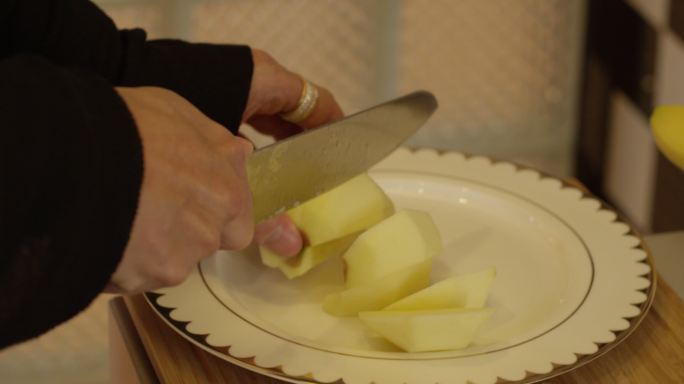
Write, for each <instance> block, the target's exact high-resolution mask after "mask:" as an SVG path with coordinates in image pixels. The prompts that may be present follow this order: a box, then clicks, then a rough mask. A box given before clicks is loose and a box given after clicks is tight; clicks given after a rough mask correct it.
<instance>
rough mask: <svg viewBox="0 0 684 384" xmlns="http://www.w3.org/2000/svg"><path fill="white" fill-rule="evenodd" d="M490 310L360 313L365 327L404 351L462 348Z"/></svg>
mask: <svg viewBox="0 0 684 384" xmlns="http://www.w3.org/2000/svg"><path fill="white" fill-rule="evenodd" d="M493 312H494V311H493V309H491V308H485V309H437V310H429V311H376V312H361V313H359V318H360V319H361V321H363V322H364V323H365V324H366V325H367V326H368V327H369V328H371V329H372V330H374V331H375V332H377V333H379V334H380V335H381V336H382V337H384V338H385V339H387V340H389V341H391V342H392V343H393V344H395V345H396V346H398V347H399V348H401V349H403V350H405V351H407V352H428V351H443V350H452V349H462V348H465V347H467V346H468V345H469V344H470V342H471V341H472V340H473V337H474V336H475V334H476V332H477V330H478V329H479V328H480V326H481V325H482V324H483V323H484V322H485V321H487V320H488V319H489V318H490V317H491V315H492V313H493Z"/></svg>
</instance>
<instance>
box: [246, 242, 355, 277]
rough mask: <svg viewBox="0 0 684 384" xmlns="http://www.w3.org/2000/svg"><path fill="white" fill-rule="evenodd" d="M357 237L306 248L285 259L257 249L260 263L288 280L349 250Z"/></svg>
mask: <svg viewBox="0 0 684 384" xmlns="http://www.w3.org/2000/svg"><path fill="white" fill-rule="evenodd" d="M357 235H358V234H357V233H355V234H352V235H349V236H345V237H343V238H341V239H337V240H333V241H329V242H327V243H323V244H319V245H314V246H306V247H304V248H303V249H302V251H301V252H300V253H299V254H298V255H297V256H295V257H291V258H287V259H286V258H284V257H282V256H279V255H277V254H275V253H273V252H272V251H270V250H269V249H267V248H265V247H259V252H260V253H261V261H262V262H263V263H264V264H265V265H266V266H269V267H271V268H278V269H280V271H281V272H283V274H284V275H285V276H286V277H287V278H288V279H294V278H295V277H299V276H301V275H303V274H305V273H307V272H308V271H309V270H311V269H312V268H314V267H315V266H317V265H318V264H320V263H322V262H323V261H325V260H326V259H328V258H330V257H335V256H337V255H340V254H341V253H342V252H344V251H345V250H346V249H347V248H349V246H350V245H351V244H352V242H353V241H354V239H355V238H356V236H357Z"/></svg>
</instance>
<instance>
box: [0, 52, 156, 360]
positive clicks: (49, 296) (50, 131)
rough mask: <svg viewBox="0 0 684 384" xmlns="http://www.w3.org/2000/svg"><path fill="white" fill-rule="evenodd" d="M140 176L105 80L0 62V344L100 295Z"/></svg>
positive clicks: (129, 135) (33, 61)
mask: <svg viewBox="0 0 684 384" xmlns="http://www.w3.org/2000/svg"><path fill="white" fill-rule="evenodd" d="M142 177H143V159H142V148H141V142H140V138H139V136H138V132H137V130H136V127H135V124H134V122H133V120H132V118H131V116H130V114H129V112H128V110H127V109H126V106H125V104H124V102H123V101H122V100H121V98H120V97H119V96H118V94H117V93H116V92H115V91H114V89H113V88H112V86H111V84H109V82H108V81H107V80H105V79H103V78H102V77H100V76H99V75H97V74H95V73H92V72H87V71H82V70H77V69H72V70H67V69H63V68H61V67H58V66H55V65H54V64H52V63H51V62H49V61H47V60H45V59H43V58H41V57H38V56H31V55H17V56H14V57H6V58H4V59H2V60H0V348H2V347H4V346H7V345H9V344H12V343H15V342H18V341H21V340H25V339H27V338H30V337H34V336H37V335H38V334H40V333H42V332H45V331H46V330H48V329H50V328H51V327H54V326H55V325H57V324H58V323H60V322H62V321H64V320H66V319H68V318H70V317H72V316H73V315H75V314H76V313H77V312H78V311H80V310H82V309H83V308H85V307H86V306H87V305H88V303H90V302H91V301H92V299H93V298H94V297H95V296H96V295H97V294H98V293H99V292H101V291H102V289H103V288H104V286H105V285H106V283H107V282H108V281H109V279H110V275H111V273H112V272H113V271H114V269H115V268H116V265H117V264H118V262H119V260H120V258H121V255H122V254H123V251H124V248H125V246H126V243H127V241H128V236H129V231H130V228H131V226H132V223H133V218H134V216H135V210H136V207H137V202H138V193H139V189H140V185H141V183H142Z"/></svg>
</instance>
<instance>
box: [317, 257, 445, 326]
mask: <svg viewBox="0 0 684 384" xmlns="http://www.w3.org/2000/svg"><path fill="white" fill-rule="evenodd" d="M431 268H432V263H431V261H430V260H425V261H423V262H421V263H418V264H415V265H410V266H408V267H404V268H402V269H399V270H397V271H394V272H392V273H390V274H388V275H385V276H384V277H382V278H380V279H378V280H375V281H372V282H369V283H368V284H365V285H360V286H356V287H353V288H348V289H346V290H344V291H342V292H338V293H333V294H330V295H328V296H327V297H326V298H325V300H324V301H323V309H324V310H325V311H326V312H328V313H330V314H331V315H335V316H352V315H356V314H357V313H359V312H360V311H374V310H378V309H381V308H384V307H386V306H387V305H388V304H390V303H393V302H395V301H397V300H399V299H401V298H402V297H405V296H407V295H410V294H412V293H413V292H416V291H418V290H421V289H423V288H425V287H427V285H428V284H429V282H430V270H431Z"/></svg>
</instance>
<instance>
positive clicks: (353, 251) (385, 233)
mask: <svg viewBox="0 0 684 384" xmlns="http://www.w3.org/2000/svg"><path fill="white" fill-rule="evenodd" d="M441 251H442V239H441V237H440V235H439V231H438V230H437V227H436V226H435V223H434V222H433V221H432V217H430V215H429V214H427V213H425V212H420V211H414V210H409V209H407V210H402V211H399V212H397V213H395V214H394V215H392V216H390V217H388V218H387V219H385V220H383V221H381V222H380V223H378V224H376V225H374V226H373V227H371V228H369V229H368V230H366V231H365V232H364V233H362V234H361V235H359V237H358V238H357V239H356V241H354V243H353V244H352V245H351V247H349V249H348V250H347V252H345V254H344V256H343V258H344V260H345V265H346V284H347V288H352V287H357V286H363V285H367V284H370V283H371V282H375V281H378V280H379V279H381V278H382V277H384V276H386V275H389V274H391V273H393V272H395V271H398V270H401V269H404V268H406V267H409V266H411V265H415V264H420V263H423V262H425V261H430V260H431V259H432V258H433V257H434V256H436V255H437V254H439V253H440V252H441Z"/></svg>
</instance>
